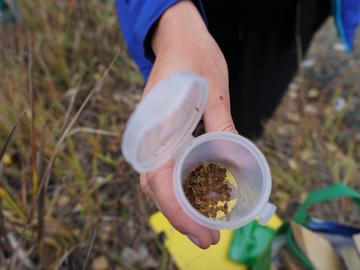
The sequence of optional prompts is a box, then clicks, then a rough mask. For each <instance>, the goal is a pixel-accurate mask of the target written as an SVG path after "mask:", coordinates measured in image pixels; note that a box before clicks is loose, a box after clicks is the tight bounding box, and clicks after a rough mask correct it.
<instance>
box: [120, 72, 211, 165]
mask: <svg viewBox="0 0 360 270" xmlns="http://www.w3.org/2000/svg"><path fill="white" fill-rule="evenodd" d="M207 99H208V85H207V82H206V80H205V79H204V78H203V77H200V76H197V75H194V74H192V73H189V72H179V73H175V74H173V75H171V76H169V77H168V78H166V79H164V80H162V81H160V82H159V83H158V84H157V85H155V87H154V88H153V89H152V90H151V91H150V92H149V94H148V95H146V96H145V97H144V99H143V100H142V101H141V102H140V103H139V104H138V106H137V107H136V109H135V111H134V112H133V114H132V115H131V117H130V118H129V121H128V123H127V125H126V129H125V133H124V136H123V141H122V152H123V155H124V157H125V159H126V160H127V161H128V162H129V163H130V164H131V165H132V166H133V167H134V169H135V170H137V171H138V172H147V171H151V170H154V169H156V168H158V167H160V166H161V165H162V164H164V163H165V162H166V161H168V160H170V159H171V158H173V157H174V156H175V155H176V154H177V153H178V151H180V149H181V148H182V147H183V146H184V144H185V143H187V142H188V141H189V139H190V138H191V134H192V132H193V130H194V129H195V127H196V125H197V123H198V122H199V120H200V118H201V116H202V114H203V112H204V109H205V105H206V102H207Z"/></svg>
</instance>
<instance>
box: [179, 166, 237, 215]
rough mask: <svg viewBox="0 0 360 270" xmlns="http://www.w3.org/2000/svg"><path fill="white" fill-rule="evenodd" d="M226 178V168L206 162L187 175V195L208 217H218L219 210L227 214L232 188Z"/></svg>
mask: <svg viewBox="0 0 360 270" xmlns="http://www.w3.org/2000/svg"><path fill="white" fill-rule="evenodd" d="M225 179H226V168H224V167H223V166H220V165H217V164H214V163H204V164H202V165H200V166H198V167H197V168H195V169H194V170H193V171H191V172H190V173H189V175H187V176H186V177H185V179H184V184H183V186H184V191H185V196H186V197H187V199H188V200H189V202H190V203H191V205H192V206H193V207H194V208H195V209H197V210H198V211H199V212H200V213H202V214H203V215H204V216H206V217H210V218H216V216H217V214H218V212H219V211H222V212H223V213H224V214H225V215H227V214H228V210H229V209H228V202H229V201H230V197H231V188H230V187H229V185H228V184H227V183H226V181H225Z"/></svg>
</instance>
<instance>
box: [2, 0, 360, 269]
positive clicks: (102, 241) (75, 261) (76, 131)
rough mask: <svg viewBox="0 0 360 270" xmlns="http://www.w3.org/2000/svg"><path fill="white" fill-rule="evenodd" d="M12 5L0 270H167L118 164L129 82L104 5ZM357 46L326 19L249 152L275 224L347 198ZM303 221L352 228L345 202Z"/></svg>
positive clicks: (355, 133) (137, 196)
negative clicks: (306, 206)
mask: <svg viewBox="0 0 360 270" xmlns="http://www.w3.org/2000/svg"><path fill="white" fill-rule="evenodd" d="M19 6H20V10H21V14H22V19H21V21H20V22H19V23H18V24H16V25H8V26H6V27H3V28H0V71H1V76H0V149H4V150H5V151H4V152H3V153H1V151H0V153H1V155H2V160H1V163H0V240H1V241H0V269H95V270H100V269H149V268H153V269H176V266H175V265H174V263H173V261H172V259H171V257H170V256H169V254H168V253H167V251H166V250H165V249H164V247H163V245H162V242H161V239H160V238H159V237H158V236H157V235H156V234H155V233H154V232H153V231H152V230H151V228H150V226H149V221H148V220H149V216H150V215H151V214H152V213H153V212H155V211H156V207H155V206H154V204H153V203H152V202H151V201H149V200H148V199H147V198H145V197H144V195H143V194H142V193H141V191H140V188H139V179H138V178H139V177H138V175H137V174H136V173H135V172H134V171H133V170H132V169H131V168H130V166H129V165H128V164H127V163H126V162H125V160H124V158H123V157H122V155H121V151H120V143H121V138H122V133H123V131H124V125H125V123H126V120H127V118H128V116H129V115H130V113H131V112H132V110H133V109H134V106H135V105H136V104H137V102H138V101H139V99H140V93H141V89H142V87H143V81H142V79H141V76H140V75H139V73H138V72H137V70H136V67H135V65H134V63H133V62H132V61H131V60H130V59H129V57H128V55H127V52H126V49H125V46H124V42H123V41H122V39H121V34H120V31H119V27H118V24H117V18H116V15H115V9H114V5H113V1H106V2H103V1H97V0H88V1H84V0H83V1H76V0H72V1H40V0H34V1H19ZM359 38H360V35H359ZM359 38H358V41H357V45H356V48H357V49H356V50H355V51H354V52H353V53H352V54H348V53H346V52H344V51H343V50H342V47H341V46H339V44H338V42H339V41H338V39H337V36H336V31H335V28H334V25H333V22H332V21H331V20H329V22H328V23H327V24H326V25H325V26H324V27H323V28H322V30H321V31H320V32H319V33H318V34H317V36H316V38H315V39H314V41H313V44H312V46H311V49H310V51H309V53H308V54H307V56H306V60H305V61H304V63H303V66H302V69H301V72H299V74H298V76H297V77H296V78H295V79H294V81H293V82H292V83H291V85H290V86H289V90H288V92H287V94H286V96H285V97H284V99H283V101H282V103H281V106H280V107H279V108H278V110H277V112H276V114H275V115H274V117H273V118H272V119H271V120H270V121H269V122H268V123H267V125H266V132H265V134H264V136H263V138H262V139H261V140H259V141H257V142H256V144H257V145H258V146H259V147H260V148H261V149H262V150H263V151H264V153H265V156H266V158H267V159H268V161H269V163H270V167H271V171H272V175H273V184H274V186H273V192H272V196H271V199H272V201H273V202H274V203H275V204H276V205H277V207H278V214H279V215H280V216H281V217H282V218H283V219H288V218H290V217H291V215H292V214H293V213H294V210H295V209H296V207H297V205H298V204H299V202H301V201H302V200H303V199H304V198H305V197H306V195H307V194H308V192H309V191H311V190H313V189H315V188H318V187H323V186H326V185H329V184H331V183H336V182H342V183H346V184H348V185H350V186H352V187H355V188H356V189H358V190H360V174H359V172H360V165H359V164H360V162H359V161H360V76H359V74H360V73H359V72H360V51H359V48H360V46H359V45H360V39H359ZM13 127H15V129H14V132H13V134H12V135H11V136H9V140H7V139H6V138H7V136H8V134H9V132H10V131H11V130H12V128H13ZM1 155H0V156H1ZM312 211H313V213H314V215H316V216H317V217H323V218H330V219H336V220H339V221H342V222H346V223H350V224H358V225H359V224H360V217H359V213H358V211H357V209H356V208H355V207H354V205H353V203H352V202H351V201H348V200H338V201H335V202H333V203H329V204H322V205H320V206H317V207H315V208H314V209H312Z"/></svg>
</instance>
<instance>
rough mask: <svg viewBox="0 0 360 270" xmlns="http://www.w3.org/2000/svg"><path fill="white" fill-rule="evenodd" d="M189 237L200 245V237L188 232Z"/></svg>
mask: <svg viewBox="0 0 360 270" xmlns="http://www.w3.org/2000/svg"><path fill="white" fill-rule="evenodd" d="M187 237H188V238H189V239H190V240H191V242H193V243H194V244H195V245H197V246H200V241H199V239H198V238H197V237H196V236H195V235H192V234H188V235H187Z"/></svg>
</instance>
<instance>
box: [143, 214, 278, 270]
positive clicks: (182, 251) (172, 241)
mask: <svg viewBox="0 0 360 270" xmlns="http://www.w3.org/2000/svg"><path fill="white" fill-rule="evenodd" d="M281 223H282V221H281V220H280V218H279V217H278V216H276V215H274V216H273V217H272V218H271V219H270V221H269V222H268V224H266V226H268V227H269V228H273V229H277V228H278V227H280V225H281ZM150 224H151V226H152V228H153V229H154V231H155V232H156V233H157V234H160V233H162V232H163V233H165V235H166V237H165V246H166V248H167V249H168V251H169V253H170V254H171V256H172V258H173V259H174V261H175V263H176V265H177V267H178V268H179V269H183V270H185V269H186V270H192V269H193V270H199V269H207V270H212V269H214V270H215V269H216V270H218V269H226V270H232V269H236V270H245V269H247V267H246V266H244V265H240V264H237V263H235V262H232V261H230V260H229V259H227V252H228V249H229V246H230V242H231V237H232V233H233V232H232V231H229V230H222V231H220V235H221V238H220V242H219V243H218V244H217V245H215V246H211V247H210V248H208V249H206V250H203V249H201V248H198V247H197V246H196V245H194V244H193V243H192V242H191V241H190V240H189V239H188V238H187V237H186V236H185V235H183V234H181V233H179V232H178V231H177V230H175V229H174V227H172V226H171V224H170V223H169V222H168V221H167V219H166V218H165V217H164V216H163V215H162V214H161V212H156V213H155V214H153V215H152V216H151V217H150Z"/></svg>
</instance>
